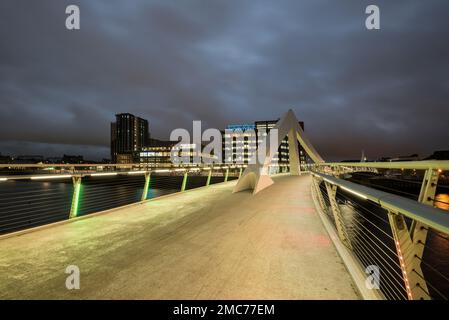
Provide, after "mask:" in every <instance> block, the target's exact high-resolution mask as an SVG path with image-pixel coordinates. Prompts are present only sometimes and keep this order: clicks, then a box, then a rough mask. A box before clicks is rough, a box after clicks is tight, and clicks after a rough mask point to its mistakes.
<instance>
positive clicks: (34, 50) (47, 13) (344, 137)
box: [0, 0, 449, 159]
mask: <svg viewBox="0 0 449 320" xmlns="http://www.w3.org/2000/svg"><path fill="white" fill-rule="evenodd" d="M375 2H376V3H377V4H378V5H379V6H380V8H381V30H380V31H367V30H366V29H365V27H364V19H365V15H364V10H365V7H366V6H367V5H368V4H371V2H367V1H352V0H339V1H330V0H329V1H317V0H309V1H298V0H291V1H283V0H281V1H268V0H257V1H254V0H251V1H250V0H243V1H242V0H239V1H237V0H236V1H229V0H227V1H224V0H221V1H204V0H203V1H199V0H198V1H194V0H184V1H165V0H160V1H144V0H129V1H119V0H107V1H106V0H104V1H100V0H97V1H87V0H85V1H75V0H72V1H61V0H58V1H56V0H39V1H31V0H28V1H24V0H3V1H2V2H1V3H0V45H1V50H0V112H1V113H0V116H1V126H0V151H1V152H3V153H15V154H20V153H25V152H26V153H44V154H48V155H57V154H62V153H64V152H65V153H74V151H77V152H84V153H86V154H87V155H89V156H92V157H96V158H101V157H105V156H107V155H108V149H107V146H108V145H109V123H110V122H111V121H112V120H113V117H114V114H115V113H117V112H132V113H135V114H137V115H139V116H142V117H144V118H147V119H148V120H149V122H150V131H151V133H152V135H153V136H156V137H161V138H167V137H168V136H169V133H170V130H171V129H174V128H177V127H184V128H189V127H190V126H191V121H192V120H202V121H203V126H204V127H217V128H223V127H224V126H225V125H227V124H231V123H245V122H251V121H254V120H261V119H272V118H277V117H279V116H280V115H281V114H282V113H284V112H285V111H286V110H287V109H289V108H293V109H294V110H295V112H296V114H297V116H298V117H299V118H301V119H302V120H304V121H305V123H306V131H307V133H308V135H309V136H310V139H311V140H312V142H313V143H314V145H315V146H316V148H317V149H318V150H319V151H320V152H321V153H322V154H323V156H324V157H325V158H326V159H341V158H357V157H359V156H360V152H361V150H362V149H364V150H365V152H366V154H367V155H368V156H370V157H377V156H382V155H399V154H409V153H415V152H418V153H419V154H421V155H426V154H428V153H431V152H432V151H433V150H435V149H448V148H449V141H448V135H449V129H448V127H449V126H448V119H449V107H448V101H449V80H448V76H447V75H448V74H449V61H448V59H449V58H448V57H449V42H448V41H447V39H449V19H448V16H449V3H448V2H447V1H443V0H435V1H425V2H424V1H418V0H416V1H415V0H401V1H394V2H392V1H375ZM68 4H78V5H79V6H80V9H81V30H79V31H75V32H73V31H68V30H66V29H65V26H64V23H65V18H66V15H65V13H64V12H65V7H66V6H67V5H68ZM71 151H73V152H71Z"/></svg>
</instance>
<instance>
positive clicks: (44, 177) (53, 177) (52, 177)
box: [31, 174, 72, 180]
mask: <svg viewBox="0 0 449 320" xmlns="http://www.w3.org/2000/svg"><path fill="white" fill-rule="evenodd" d="M71 177H72V175H70V174H61V175H57V176H45V175H44V176H36V177H31V180H42V179H67V178H71Z"/></svg>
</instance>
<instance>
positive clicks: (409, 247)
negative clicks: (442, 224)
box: [389, 169, 439, 300]
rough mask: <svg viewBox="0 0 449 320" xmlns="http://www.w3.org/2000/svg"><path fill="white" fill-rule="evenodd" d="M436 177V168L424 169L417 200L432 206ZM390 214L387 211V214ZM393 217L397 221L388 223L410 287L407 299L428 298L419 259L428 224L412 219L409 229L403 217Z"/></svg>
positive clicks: (424, 242) (423, 246)
mask: <svg viewBox="0 0 449 320" xmlns="http://www.w3.org/2000/svg"><path fill="white" fill-rule="evenodd" d="M438 178H439V172H438V170H437V169H428V170H426V172H425V174H424V178H423V182H422V185H421V190H420V193H419V197H418V201H419V202H421V203H424V204H427V205H430V206H433V202H434V201H433V199H434V198H435V193H436V189H437V186H438ZM391 215H392V214H391V213H389V216H391ZM394 217H395V220H394V222H397V223H396V224H394V223H391V222H390V225H391V228H392V230H393V235H395V240H396V248H397V251H398V255H399V254H402V255H403V260H404V263H403V264H404V265H403V264H402V263H401V268H402V269H403V274H404V281H405V282H406V286H407V281H408V286H409V287H410V289H409V290H408V291H407V293H408V296H409V299H415V300H420V299H430V296H429V294H428V292H429V290H428V287H427V284H426V280H425V277H424V274H423V272H422V269H421V261H422V258H423V254H424V249H425V245H426V242H427V233H428V230H429V226H427V225H425V224H424V223H422V222H417V221H416V220H413V221H412V224H411V227H410V231H409V230H408V229H407V225H406V224H405V219H404V218H403V217H398V216H394ZM392 219H393V218H390V221H393V220H392ZM401 226H404V227H403V228H402V229H400V228H399V227H401ZM396 238H397V239H396ZM401 262H402V261H401ZM405 275H407V277H405Z"/></svg>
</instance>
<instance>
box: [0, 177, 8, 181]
mask: <svg viewBox="0 0 449 320" xmlns="http://www.w3.org/2000/svg"><path fill="white" fill-rule="evenodd" d="M6 180H8V178H0V181H6Z"/></svg>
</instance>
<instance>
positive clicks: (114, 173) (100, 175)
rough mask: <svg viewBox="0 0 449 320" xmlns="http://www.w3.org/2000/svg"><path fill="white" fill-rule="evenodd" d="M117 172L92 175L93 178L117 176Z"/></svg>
mask: <svg viewBox="0 0 449 320" xmlns="http://www.w3.org/2000/svg"><path fill="white" fill-rule="evenodd" d="M116 175H117V172H105V173H91V175H90V176H91V177H102V176H116Z"/></svg>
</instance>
